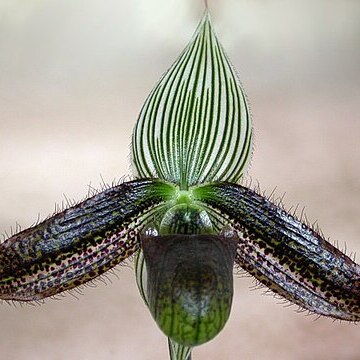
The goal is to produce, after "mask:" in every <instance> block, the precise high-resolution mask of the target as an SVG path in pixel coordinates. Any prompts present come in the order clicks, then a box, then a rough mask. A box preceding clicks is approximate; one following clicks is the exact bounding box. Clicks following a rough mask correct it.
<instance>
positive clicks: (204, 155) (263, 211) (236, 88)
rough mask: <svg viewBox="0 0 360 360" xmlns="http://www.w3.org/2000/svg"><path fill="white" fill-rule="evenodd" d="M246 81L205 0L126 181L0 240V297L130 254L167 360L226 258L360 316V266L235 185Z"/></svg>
mask: <svg viewBox="0 0 360 360" xmlns="http://www.w3.org/2000/svg"><path fill="white" fill-rule="evenodd" d="M252 140H253V129H252V124H251V116H250V113H249V107H248V103H247V100H246V96H245V94H244V91H243V89H242V87H241V85H240V83H239V80H238V78H237V75H236V73H235V70H234V69H233V67H232V65H231V64H230V62H229V60H228V58H227V56H226V54H225V53H224V50H223V49H222V47H221V45H220V43H219V41H218V39H217V37H216V35H215V33H214V30H213V25H212V22H211V19H210V15H209V12H208V10H206V11H205V14H204V16H203V18H202V20H201V22H200V24H199V25H198V28H197V30H196V32H195V34H194V36H193V39H192V40H191V41H190V43H189V44H188V45H187V47H186V48H185V50H184V51H183V52H182V53H181V55H180V56H179V58H178V59H177V60H176V61H175V63H174V64H173V65H172V66H171V68H170V69H169V70H168V71H167V72H166V73H165V74H164V75H163V77H162V78H161V79H160V81H159V82H158V84H157V85H156V86H155V88H154V89H153V90H152V92H151V93H150V95H149V97H148V98H147V100H146V101H145V104H144V106H143V108H142V110H141V113H140V116H139V118H138V121H137V123H136V125H135V129H134V132H133V138H132V147H131V155H132V159H131V160H132V167H133V172H134V174H133V175H134V180H132V181H128V182H123V183H122V184H120V185H117V186H113V187H109V188H108V189H106V190H104V191H102V192H99V193H97V194H95V195H94V196H92V197H90V198H88V199H86V200H85V201H82V202H80V203H78V204H76V205H74V206H72V207H69V208H67V209H65V210H63V211H61V212H59V213H57V214H55V215H53V216H51V217H49V218H48V219H46V220H44V221H43V222H40V223H38V224H36V225H35V226H33V227H31V228H29V229H26V230H23V231H21V232H19V233H18V234H15V235H13V236H11V237H10V238H9V239H7V240H6V241H4V242H3V243H1V244H0V299H3V300H13V301H21V302H29V301H30V302H31V301H38V300H42V299H44V298H47V297H51V296H54V295H56V294H58V293H60V292H63V291H68V290H71V289H74V288H76V287H79V286H82V285H83V284H86V283H87V282H88V281H91V280H93V279H95V278H97V277H98V276H100V275H101V274H103V273H104V272H106V271H108V270H110V269H112V268H113V267H115V266H116V265H118V264H120V263H121V262H123V261H124V260H126V259H128V258H129V257H131V256H135V257H136V259H135V268H136V269H135V270H136V280H137V284H138V287H139V290H140V293H141V295H142V297H143V299H144V301H145V303H146V305H147V306H148V308H149V310H150V313H151V315H152V317H153V318H154V320H155V321H156V323H157V324H158V326H159V328H160V329H161V330H162V331H163V333H164V334H165V335H166V336H167V337H168V339H169V351H170V357H171V359H174V360H175V359H176V360H188V359H190V358H191V351H192V348H193V347H195V346H198V345H201V344H203V343H206V342H207V341H209V340H211V339H213V338H214V337H215V336H216V335H217V334H218V333H219V332H220V331H221V330H222V328H223V327H224V325H225V324H226V321H227V319H228V317H229V315H230V310H231V303H232V297H233V268H234V266H239V267H241V268H242V269H244V270H246V271H247V272H248V273H249V274H251V275H252V276H254V277H255V278H256V279H257V280H258V281H259V282H260V283H261V284H263V285H265V286H266V287H268V288H269V289H270V290H271V291H273V292H274V293H276V294H278V295H280V296H282V297H284V298H285V299H287V300H289V301H290V302H292V303H294V304H296V305H298V306H300V307H301V308H303V309H306V310H309V311H310V312H312V313H316V314H319V315H325V316H329V317H332V318H334V319H340V320H347V321H352V322H355V321H359V320H360V266H359V265H357V264H356V263H355V262H354V261H353V260H352V259H350V258H349V257H348V256H346V255H345V254H344V253H342V252H341V251H340V250H338V249H337V248H335V247H334V246H333V245H331V244H330V243H329V242H327V241H326V240H325V239H324V238H323V237H322V236H321V234H320V233H319V232H318V231H317V230H315V229H313V228H312V227H311V226H309V225H308V224H306V223H303V222H302V221H301V219H298V218H297V217H296V216H295V215H293V214H290V213H288V212H287V211H286V210H284V209H283V208H282V207H281V206H280V205H278V204H274V203H272V202H271V201H270V200H269V199H267V198H266V197H264V196H262V195H261V194H259V193H258V192H256V191H254V190H251V189H249V188H247V187H246V186H243V185H241V184H240V182H241V180H242V178H243V177H244V174H245V172H246V171H247V168H248V165H249V162H250V160H251V155H252V148H253V145H252Z"/></svg>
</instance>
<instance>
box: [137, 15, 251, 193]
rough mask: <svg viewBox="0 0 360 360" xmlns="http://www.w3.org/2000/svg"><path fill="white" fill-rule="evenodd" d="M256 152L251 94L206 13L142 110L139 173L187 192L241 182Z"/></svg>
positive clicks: (139, 127)
mask: <svg viewBox="0 0 360 360" xmlns="http://www.w3.org/2000/svg"><path fill="white" fill-rule="evenodd" d="M251 151H252V128H251V119H250V114H249V109H248V105H247V103H246V99H245V95H244V92H243V90H242V88H241V86H240V83H239V80H238V78H237V76H236V74H235V71H234V69H233V68H232V66H231V64H230V63H229V60H228V58H227V57H226V55H225V53H224V51H223V49H222V47H221V45H220V43H219V41H218V39H217V37H216V35H215V33H214V30H213V27H212V23H211V20H210V15H209V14H208V12H207V11H206V12H205V15H204V17H203V19H202V20H201V22H200V24H199V26H198V28H197V30H196V32H195V34H194V37H193V39H192V40H191V41H190V43H189V44H188V45H187V47H186V48H185V50H184V51H183V53H182V54H181V55H180V57H179V58H178V59H177V60H176V62H175V63H174V64H173V65H172V67H171V68H170V69H169V70H168V71H167V73H166V74H165V75H164V76H163V77H162V78H161V80H160V82H159V83H158V84H157V85H156V87H155V88H154V89H153V91H152V92H151V94H150V96H149V97H148V98H147V100H146V102H145V105H144V106H143V108H142V111H141V113H140V116H139V119H138V122H137V124H136V127H135V129H134V133H133V142H132V160H133V166H134V168H135V173H136V175H138V176H140V177H158V178H160V179H164V180H167V181H169V182H172V183H175V184H177V185H179V186H180V188H181V189H187V188H188V187H189V186H191V185H194V184H199V183H204V182H209V181H213V180H223V181H231V182H237V181H238V180H239V178H240V177H241V176H242V174H243V173H244V172H245V171H246V168H247V165H248V163H249V159H250V157H251Z"/></svg>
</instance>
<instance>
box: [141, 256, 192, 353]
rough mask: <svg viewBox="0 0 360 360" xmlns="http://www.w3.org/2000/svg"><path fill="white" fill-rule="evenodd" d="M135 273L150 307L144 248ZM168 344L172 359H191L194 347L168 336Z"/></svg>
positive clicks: (142, 295) (144, 298)
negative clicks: (177, 341)
mask: <svg viewBox="0 0 360 360" xmlns="http://www.w3.org/2000/svg"><path fill="white" fill-rule="evenodd" d="M135 275H136V284H137V286H138V288H139V291H140V294H141V297H142V298H143V300H144V302H145V305H146V306H147V307H149V301H148V295H147V272H146V264H145V259H144V253H143V252H142V250H140V251H139V252H138V253H137V255H136V260H135ZM168 345H169V355H170V359H171V360H191V351H192V347H189V346H184V345H180V344H178V343H176V342H175V341H174V340H172V339H170V338H168Z"/></svg>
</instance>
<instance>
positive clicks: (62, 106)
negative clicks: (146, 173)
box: [0, 0, 360, 360]
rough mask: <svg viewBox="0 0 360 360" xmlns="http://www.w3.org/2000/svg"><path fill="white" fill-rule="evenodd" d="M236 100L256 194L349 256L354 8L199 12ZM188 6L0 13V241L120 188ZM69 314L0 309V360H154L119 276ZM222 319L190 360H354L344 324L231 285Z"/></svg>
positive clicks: (353, 206) (355, 149) (129, 282)
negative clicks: (94, 190) (237, 90)
mask: <svg viewBox="0 0 360 360" xmlns="http://www.w3.org/2000/svg"><path fill="white" fill-rule="evenodd" d="M209 2H210V6H211V9H212V14H213V19H214V23H215V27H216V29H217V33H218V35H219V37H220V39H221V41H222V43H223V45H224V47H225V49H226V50H227V52H228V54H229V56H230V59H231V60H232V62H233V64H234V66H235V67H236V69H237V70H238V73H239V75H240V78H241V80H242V82H243V84H244V86H245V88H246V90H247V94H248V96H249V99H250V103H251V107H252V112H253V115H254V125H255V131H256V149H255V154H254V158H253V165H252V168H251V170H250V175H251V176H252V178H253V179H254V180H258V181H259V182H260V184H261V187H262V189H264V190H267V191H268V192H271V190H272V189H273V188H274V187H275V186H277V194H278V195H279V196H281V195H282V194H283V193H284V192H286V196H285V200H284V202H285V204H286V205H287V206H288V207H290V206H291V205H296V204H300V208H301V207H303V206H306V212H307V215H308V218H309V219H310V220H312V221H314V220H319V223H320V225H321V227H322V230H323V231H324V233H325V234H326V235H328V236H330V239H331V240H332V241H339V245H340V247H341V248H344V242H346V246H347V248H348V249H349V250H348V251H349V252H350V251H357V252H358V253H359V252H360V238H359V234H360V221H359V215H360V203H359V194H360V178H359V175H360V168H359V164H360V148H359V136H360V121H359V103H360V71H359V64H360V21H359V19H360V1H358V0H317V1H310V0H304V1H295V0H282V1H280V0H253V1H246V0H243V1H239V0H237V1H236V0H222V1H217V2H216V1H215V0H210V1H209ZM202 9H203V5H202V1H201V0H198V1H194V0H176V1H175V0H154V1H150V0H141V1H140V0H118V1H115V0H107V1H100V0H87V1H85V0H83V1H81V0H71V1H70V0H61V1H60V0H52V1H50V0H48V1H45V0H26V1H25V0H0V168H1V171H0V193H1V202H0V231H8V232H9V231H10V227H11V226H14V225H15V224H16V222H18V223H19V224H21V225H22V226H28V225H30V224H31V223H33V222H34V221H35V220H36V219H37V217H38V214H40V216H41V217H45V216H47V215H48V214H49V213H51V212H53V210H54V204H55V203H61V202H62V201H63V200H64V196H63V194H66V196H67V197H70V198H74V199H76V200H79V199H81V198H82V197H84V196H85V195H86V193H87V186H88V184H89V183H91V184H92V185H93V186H96V187H98V186H99V183H100V181H101V180H100V174H101V175H102V176H103V178H104V179H105V180H106V181H109V182H110V181H111V180H112V179H113V178H116V179H118V178H119V177H121V176H123V175H126V174H127V173H128V167H129V159H128V154H129V145H128V144H129V142H130V136H131V130H132V127H133V125H134V123H135V120H136V118H137V114H138V112H139V110H140V108H141V105H142V103H143V102H144V100H145V98H146V96H147V94H148V93H149V91H150V90H151V88H152V87H153V85H154V83H155V82H156V81H157V80H158V79H159V77H160V76H161V74H162V73H163V72H164V71H165V70H166V69H167V68H168V67H169V66H170V65H171V63H172V62H173V61H174V60H175V58H176V57H177V55H178V54H179V53H180V51H181V50H182V48H183V47H184V46H185V44H186V42H187V41H188V40H189V39H190V37H191V35H192V32H193V30H194V28H195V27H196V24H197V21H198V20H199V19H200V16H201V13H202ZM118 276H119V279H117V278H116V277H114V276H110V278H111V279H112V283H111V284H110V283H109V282H108V286H104V285H103V284H102V283H101V282H99V284H98V286H96V288H95V289H89V288H88V289H85V290H84V291H83V293H84V296H80V297H79V299H78V300H77V299H75V298H74V297H72V296H71V295H69V294H68V295H66V296H65V298H64V299H63V300H61V301H55V300H49V301H47V302H46V304H45V305H43V306H35V307H33V306H24V307H21V306H17V307H14V306H8V305H6V304H3V305H2V306H0V359H9V360H13V359H14V360H15V359H16V360H18V359H26V360H33V359H37V360H38V359H50V360H52V359H54V360H55V359H59V360H60V359H65V358H66V359H68V360H73V359H78V358H82V359H97V360H98V359H103V360H107V359H144V360H145V359H151V360H152V359H166V358H167V347H166V339H165V338H164V337H163V336H162V334H161V333H160V331H159V330H158V329H157V327H156V325H155V323H154V322H153V321H152V319H151V317H150V315H149V313H148V311H147V310H146V308H145V306H144V305H143V303H142V301H141V299H140V296H139V294H138V291H137V288H136V285H135V281H134V277H133V272H132V271H131V266H126V267H121V268H120V269H119V271H118ZM235 280H236V281H235V284H236V289H235V290H236V294H235V299H234V304H233V311H232V316H231V318H230V320H229V322H228V324H227V326H226V328H225V329H224V331H223V332H222V333H221V334H220V335H219V336H218V337H217V338H216V339H215V340H214V341H212V342H211V343H209V344H206V345H204V346H202V347H200V348H199V349H196V350H195V352H194V360H205V359H206V360H212V359H214V360H215V359H216V360H219V359H222V360H226V359H229V360H233V359H240V360H266V359H275V358H276V359H278V360H280V359H281V360H285V359H290V360H292V359H303V360H312V359H318V360H321V359H324V360H325V359H326V360H332V359H334V360H335V359H336V360H338V359H340V360H356V359H360V329H359V327H358V326H355V325H353V324H346V323H340V322H335V323H333V322H332V321H331V320H329V319H325V318H322V319H319V320H317V321H313V320H314V317H306V316H304V315H303V314H297V313H296V312H295V308H294V307H290V308H284V306H282V305H279V304H277V303H278V300H276V299H274V298H273V297H272V296H262V291H261V290H260V291H250V290H249V286H250V285H251V284H252V282H251V279H235Z"/></svg>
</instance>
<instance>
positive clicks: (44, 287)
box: [0, 180, 175, 301]
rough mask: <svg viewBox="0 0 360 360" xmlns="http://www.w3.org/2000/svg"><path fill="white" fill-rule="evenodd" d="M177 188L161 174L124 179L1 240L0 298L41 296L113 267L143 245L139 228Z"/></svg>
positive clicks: (19, 298) (26, 298)
mask: <svg viewBox="0 0 360 360" xmlns="http://www.w3.org/2000/svg"><path fill="white" fill-rule="evenodd" d="M174 191H175V190H174V187H173V186H172V185H168V184H166V183H164V182H162V181H158V180H137V181H132V182H127V183H123V184H121V185H118V186H115V187H112V188H110V189H107V190H105V191H103V192H101V193H99V194H97V195H95V196H93V197H91V198H89V199H87V200H85V201H83V202H81V203H79V204H77V205H75V206H73V207H71V208H69V209H66V210H65V211H62V212H60V213H58V214H56V215H54V216H52V217H50V218H49V219H47V220H45V221H43V222H41V223H40V224H38V225H36V226H34V227H32V228H29V229H27V230H24V231H22V232H20V233H18V234H16V235H14V236H12V237H11V238H9V239H8V240H6V241H5V242H4V243H2V244H0V299H4V300H18V301H32V300H39V299H43V298H45V297H48V296H52V295H56V294H58V293H60V292H62V291H65V290H70V289H72V288H74V287H76V286H79V285H82V284H84V283H86V282H88V281H90V280H92V279H94V278H96V277H97V276H99V275H101V274H102V273H104V272H105V271H107V270H109V269H111V268H113V267H114V266H116V265H117V264H119V263H120V262H122V261H123V260H125V259H126V258H127V257H129V256H130V255H132V254H133V253H134V252H136V251H137V250H138V249H139V247H140V244H139V241H138V236H137V235H138V232H139V229H140V228H141V227H142V226H143V224H144V223H145V222H148V221H149V220H148V219H149V218H150V217H152V216H153V214H154V213H155V212H157V211H159V209H161V207H162V206H164V207H166V204H167V201H168V200H169V199H170V198H172V197H173V193H174Z"/></svg>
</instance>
